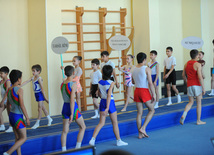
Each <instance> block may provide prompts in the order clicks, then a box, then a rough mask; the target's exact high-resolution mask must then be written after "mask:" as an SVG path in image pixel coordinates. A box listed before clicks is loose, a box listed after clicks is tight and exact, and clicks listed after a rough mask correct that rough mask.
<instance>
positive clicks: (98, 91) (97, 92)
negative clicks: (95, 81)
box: [96, 85, 101, 98]
mask: <svg viewBox="0 0 214 155" xmlns="http://www.w3.org/2000/svg"><path fill="white" fill-rule="evenodd" d="M96 95H97V96H98V97H100V98H101V93H100V89H99V85H98V87H97V91H96Z"/></svg>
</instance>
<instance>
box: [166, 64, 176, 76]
mask: <svg viewBox="0 0 214 155" xmlns="http://www.w3.org/2000/svg"><path fill="white" fill-rule="evenodd" d="M174 67H175V65H172V67H171V68H170V70H169V72H168V73H167V74H166V75H165V76H164V79H167V78H168V77H169V75H170V74H171V73H172V71H173V69H174ZM165 72H166V71H165Z"/></svg>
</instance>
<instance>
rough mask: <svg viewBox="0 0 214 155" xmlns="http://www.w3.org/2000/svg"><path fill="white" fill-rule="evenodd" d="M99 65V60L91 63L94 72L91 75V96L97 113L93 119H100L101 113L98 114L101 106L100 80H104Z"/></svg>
mask: <svg viewBox="0 0 214 155" xmlns="http://www.w3.org/2000/svg"><path fill="white" fill-rule="evenodd" d="M99 65H100V61H99V60H98V59H93V60H92V61H91V67H92V69H93V71H92V73H91V74H90V78H91V84H90V91H89V96H92V99H93V104H94V111H95V115H94V116H93V117H91V118H99V113H98V110H99V105H98V102H97V99H98V82H99V80H100V79H102V74H101V72H100V71H99V70H98V68H99Z"/></svg>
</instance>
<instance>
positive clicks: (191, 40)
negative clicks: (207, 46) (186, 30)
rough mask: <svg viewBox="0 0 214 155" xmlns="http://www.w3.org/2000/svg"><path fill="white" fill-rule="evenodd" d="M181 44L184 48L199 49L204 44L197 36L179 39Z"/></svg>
mask: <svg viewBox="0 0 214 155" xmlns="http://www.w3.org/2000/svg"><path fill="white" fill-rule="evenodd" d="M181 45H182V46H183V47H184V48H186V49H190V50H192V49H199V48H201V47H202V46H203V45H204V41H203V40H202V39H201V38H199V37H193V36H191V37H187V38H184V39H183V40H182V41H181Z"/></svg>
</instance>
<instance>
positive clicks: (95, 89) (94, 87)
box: [90, 84, 98, 98]
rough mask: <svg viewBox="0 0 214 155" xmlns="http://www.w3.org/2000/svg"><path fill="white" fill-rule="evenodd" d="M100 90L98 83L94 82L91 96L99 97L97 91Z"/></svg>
mask: <svg viewBox="0 0 214 155" xmlns="http://www.w3.org/2000/svg"><path fill="white" fill-rule="evenodd" d="M97 90H98V84H92V85H91V92H90V93H91V96H92V98H98V96H97V95H96V92H97Z"/></svg>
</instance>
